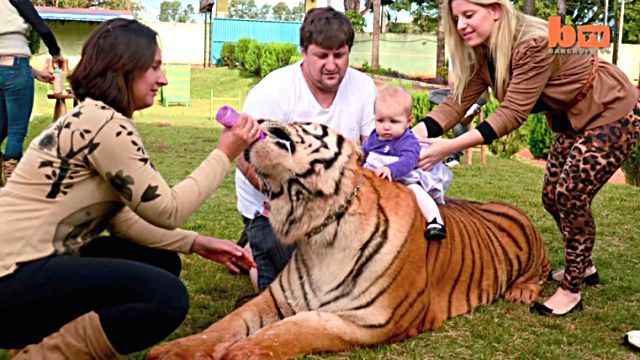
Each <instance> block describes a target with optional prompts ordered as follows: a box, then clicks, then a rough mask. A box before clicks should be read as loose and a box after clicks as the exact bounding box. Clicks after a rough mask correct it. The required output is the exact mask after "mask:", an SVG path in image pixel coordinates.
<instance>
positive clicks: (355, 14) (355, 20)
mask: <svg viewBox="0 0 640 360" xmlns="http://www.w3.org/2000/svg"><path fill="white" fill-rule="evenodd" d="M344 14H345V15H346V16H347V18H348V19H349V22H350V23H351V26H353V30H355V31H357V32H363V31H364V27H365V25H366V24H367V22H366V21H365V19H364V16H363V15H362V14H360V12H359V11H356V10H347V11H345V12H344Z"/></svg>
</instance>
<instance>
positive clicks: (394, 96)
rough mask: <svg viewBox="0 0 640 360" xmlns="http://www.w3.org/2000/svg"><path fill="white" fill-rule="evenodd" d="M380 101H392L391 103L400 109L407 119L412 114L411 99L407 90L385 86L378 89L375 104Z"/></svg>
mask: <svg viewBox="0 0 640 360" xmlns="http://www.w3.org/2000/svg"><path fill="white" fill-rule="evenodd" d="M380 100H382V101H392V100H393V102H394V103H395V104H396V105H398V106H399V107H400V108H401V109H402V111H403V112H404V113H405V115H407V118H409V117H410V116H411V114H413V97H412V96H411V94H409V92H408V91H407V90H405V89H404V88H402V87H400V86H394V85H386V86H383V87H381V88H378V93H377V95H376V103H377V102H378V101H380Z"/></svg>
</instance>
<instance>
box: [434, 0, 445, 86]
mask: <svg viewBox="0 0 640 360" xmlns="http://www.w3.org/2000/svg"><path fill="white" fill-rule="evenodd" d="M442 14H444V0H438V32H437V42H438V43H437V47H436V49H437V50H436V74H437V75H436V76H437V79H438V81H440V82H441V83H444V82H445V81H446V80H447V79H445V78H443V75H442V74H443V73H444V72H443V71H441V70H440V69H442V68H444V67H445V62H444V28H445V23H444V17H443V16H442Z"/></svg>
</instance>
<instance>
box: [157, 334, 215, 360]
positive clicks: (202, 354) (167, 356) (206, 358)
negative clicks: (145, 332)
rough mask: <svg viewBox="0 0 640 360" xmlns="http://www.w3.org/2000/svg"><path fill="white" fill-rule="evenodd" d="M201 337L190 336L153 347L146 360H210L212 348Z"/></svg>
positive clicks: (212, 357)
mask: <svg viewBox="0 0 640 360" xmlns="http://www.w3.org/2000/svg"><path fill="white" fill-rule="evenodd" d="M202 336H203V335H197V338H196V336H191V337H188V338H184V339H179V340H175V341H170V342H168V343H165V344H162V345H159V346H155V347H153V348H152V349H151V351H149V354H148V355H147V360H187V359H189V360H212V359H214V356H213V351H214V346H213V345H212V344H210V342H209V341H203V340H206V337H204V338H202Z"/></svg>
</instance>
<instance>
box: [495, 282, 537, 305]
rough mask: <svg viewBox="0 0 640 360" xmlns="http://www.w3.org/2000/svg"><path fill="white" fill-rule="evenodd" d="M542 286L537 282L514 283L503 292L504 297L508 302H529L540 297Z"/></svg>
mask: <svg viewBox="0 0 640 360" xmlns="http://www.w3.org/2000/svg"><path fill="white" fill-rule="evenodd" d="M540 291H542V286H540V285H538V284H514V285H513V286H511V288H509V289H507V291H505V292H504V298H505V299H507V300H508V301H509V302H513V303H522V304H531V303H532V302H534V301H536V300H538V298H539V297H540Z"/></svg>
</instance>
